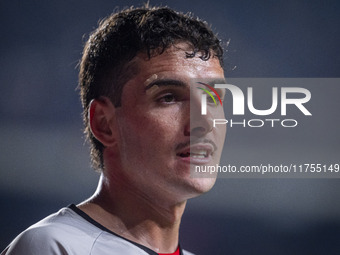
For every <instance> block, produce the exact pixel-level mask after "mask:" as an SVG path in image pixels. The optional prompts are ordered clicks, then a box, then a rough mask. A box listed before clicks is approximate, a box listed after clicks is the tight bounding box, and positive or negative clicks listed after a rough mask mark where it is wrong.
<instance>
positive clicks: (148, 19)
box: [79, 6, 223, 170]
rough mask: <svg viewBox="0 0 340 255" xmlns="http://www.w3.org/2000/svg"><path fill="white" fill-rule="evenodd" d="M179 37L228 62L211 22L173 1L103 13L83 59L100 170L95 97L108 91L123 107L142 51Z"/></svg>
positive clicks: (85, 98) (84, 94) (83, 90)
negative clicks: (176, 7) (126, 88)
mask: <svg viewBox="0 0 340 255" xmlns="http://www.w3.org/2000/svg"><path fill="white" fill-rule="evenodd" d="M179 42H187V43H189V45H191V47H192V51H191V52H186V57H188V58H191V57H194V56H195V55H196V53H197V52H200V53H201V54H200V58H201V59H203V60H208V59H209V58H210V57H211V54H213V56H215V57H217V58H218V59H219V61H220V64H221V66H222V65H223V60H222V59H223V58H222V57H223V56H222V55H223V50H222V47H221V44H220V40H219V39H218V38H217V36H216V35H215V34H214V33H213V32H212V30H211V29H210V27H209V26H208V25H207V23H206V22H204V21H202V20H199V19H198V18H194V17H193V16H192V15H191V14H190V13H189V14H183V13H178V12H176V11H174V10H172V9H170V8H168V7H152V8H151V7H149V6H145V7H140V8H133V7H131V8H129V9H126V10H123V11H120V12H118V13H114V14H112V15H110V16H109V17H107V18H105V19H103V20H102V21H101V22H100V23H99V26H98V28H97V29H96V30H95V31H94V32H92V34H90V36H89V39H88V41H87V42H86V44H85V47H84V51H83V56H82V59H81V62H80V72H79V87H80V95H81V101H82V105H83V119H84V124H85V133H86V135H87V138H88V139H89V140H90V142H91V160H92V165H93V167H94V168H95V169H96V170H101V169H103V167H104V163H103V149H104V146H103V144H102V143H101V142H99V141H98V140H97V139H96V138H95V137H94V136H93V134H92V133H91V131H90V128H89V119H88V109H89V104H90V102H91V100H93V99H96V98H99V97H101V96H106V97H108V98H110V99H111V101H112V103H113V104H114V105H115V107H119V106H120V105H121V94H122V89H123V86H124V84H125V83H126V82H127V81H128V80H129V79H131V78H132V77H133V75H134V74H135V73H136V70H133V69H134V68H131V66H129V63H130V61H131V60H132V59H133V58H134V57H135V56H136V55H137V54H138V53H145V54H147V56H148V57H149V59H150V58H151V57H153V56H155V55H159V54H162V53H163V52H164V51H165V50H166V49H167V48H169V47H171V46H172V45H174V44H177V43H179Z"/></svg>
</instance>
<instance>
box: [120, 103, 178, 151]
mask: <svg viewBox="0 0 340 255" xmlns="http://www.w3.org/2000/svg"><path fill="white" fill-rule="evenodd" d="M130 112H133V113H134V114H129V115H125V116H124V118H122V119H121V122H120V133H121V135H120V140H121V145H122V150H123V151H125V152H126V153H129V154H130V153H131V154H132V153H134V154H137V156H138V157H143V156H146V155H148V154H150V153H152V154H153V156H155V151H160V150H165V149H169V148H173V146H174V145H175V144H176V140H175V139H176V137H178V135H179V134H180V122H181V120H180V115H179V114H175V111H171V110H170V109H163V110H162V109H161V110H159V111H144V112H142V111H136V110H135V111H133V110H131V111H130Z"/></svg>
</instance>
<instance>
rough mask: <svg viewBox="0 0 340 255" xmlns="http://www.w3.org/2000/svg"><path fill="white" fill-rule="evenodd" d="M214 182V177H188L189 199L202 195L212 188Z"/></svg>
mask: <svg viewBox="0 0 340 255" xmlns="http://www.w3.org/2000/svg"><path fill="white" fill-rule="evenodd" d="M215 182H216V178H215V177H210V178H207V177H190V184H189V186H190V190H191V196H190V198H193V197H197V196H199V195H202V194H204V193H206V192H208V191H209V190H211V189H212V188H213V187H214V184H215Z"/></svg>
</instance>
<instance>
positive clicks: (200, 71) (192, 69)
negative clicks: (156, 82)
mask: <svg viewBox="0 0 340 255" xmlns="http://www.w3.org/2000/svg"><path fill="white" fill-rule="evenodd" d="M191 52H192V49H191V48H190V47H189V46H188V45H187V44H176V45H175V46H172V47H170V48H168V49H167V50H166V51H165V52H163V53H162V54H160V55H156V56H153V57H151V58H150V59H149V58H148V56H147V55H146V54H142V53H140V54H138V55H137V56H136V57H135V58H134V60H133V62H134V65H136V67H137V69H138V72H137V75H136V77H135V78H137V79H139V81H140V82H142V81H144V82H148V81H151V80H152V79H157V78H158V79H159V78H178V79H183V80H186V79H195V78H209V77H213V78H216V77H224V73H223V68H222V67H221V65H220V62H219V59H218V58H217V57H213V55H212V57H211V58H210V59H208V60H202V59H201V58H200V56H201V53H200V52H198V53H197V54H196V56H194V57H187V54H188V53H191Z"/></svg>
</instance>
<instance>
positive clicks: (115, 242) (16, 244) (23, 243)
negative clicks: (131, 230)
mask: <svg viewBox="0 0 340 255" xmlns="http://www.w3.org/2000/svg"><path fill="white" fill-rule="evenodd" d="M37 254H43V255H49V254H53V255H76V254H77V255H87V254H91V255H118V254H119V255H122V254H123V255H148V254H149V255H157V253H156V252H154V251H152V250H150V249H149V248H147V247H145V246H143V245H140V244H137V243H135V242H132V241H130V240H127V239H125V238H124V237H121V236H119V235H117V234H115V233H113V232H112V231H110V230H108V229H107V228H105V227H104V226H102V225H100V224H99V223H98V222H96V221H95V220H93V219H92V218H90V217H89V216H88V215H87V214H85V213H84V212H83V211H81V210H80V209H78V208H77V207H76V206H75V205H70V206H69V207H66V208H62V209H61V210H60V211H59V212H57V213H55V214H52V215H50V216H48V217H47V218H45V219H43V220H41V221H39V222H38V223H36V224H34V225H32V226H31V227H29V228H28V229H26V230H25V231H24V232H22V233H21V234H20V235H19V236H17V237H16V238H15V239H14V240H13V242H12V243H11V244H10V245H9V246H8V247H7V248H6V249H5V250H4V251H3V252H2V253H1V255H37ZM180 254H181V255H193V254H192V253H190V252H187V251H184V250H181V251H180Z"/></svg>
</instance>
